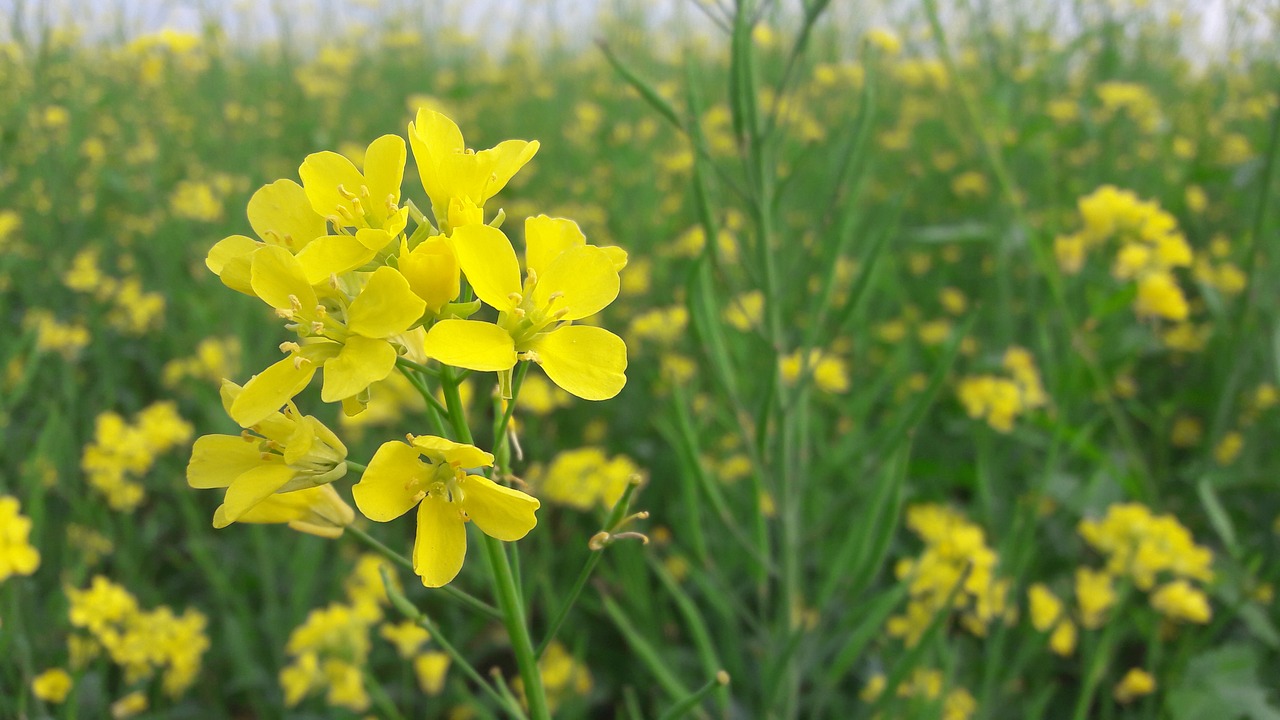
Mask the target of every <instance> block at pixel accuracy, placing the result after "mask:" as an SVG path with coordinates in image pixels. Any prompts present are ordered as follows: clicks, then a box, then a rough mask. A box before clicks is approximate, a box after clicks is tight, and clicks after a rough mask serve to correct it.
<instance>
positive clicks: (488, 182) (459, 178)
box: [409, 108, 538, 234]
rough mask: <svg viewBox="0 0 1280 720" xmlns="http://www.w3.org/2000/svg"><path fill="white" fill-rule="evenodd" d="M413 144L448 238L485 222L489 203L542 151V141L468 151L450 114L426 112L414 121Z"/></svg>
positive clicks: (433, 206) (422, 110)
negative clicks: (470, 225)
mask: <svg viewBox="0 0 1280 720" xmlns="http://www.w3.org/2000/svg"><path fill="white" fill-rule="evenodd" d="M409 145H410V147H411V148H412V149H413V157H414V160H416V161H417V164H418V176H419V177H420V178H421V180H422V187H423V189H425V190H426V191H427V196H428V197H429V198H431V209H432V212H433V213H434V214H435V216H436V222H437V223H438V224H439V225H440V229H441V230H442V231H444V232H445V233H446V234H450V233H451V232H452V231H453V230H455V229H457V228H458V227H459V226H461V225H465V224H470V223H483V222H484V214H483V211H484V204H485V203H486V202H488V200H489V198H491V197H493V196H494V195H497V194H498V193H499V192H500V191H501V190H502V188H504V187H506V186H507V182H508V181H510V180H511V178H512V177H513V176H514V175H515V174H516V173H517V172H519V171H520V168H522V167H524V165H525V163H527V162H529V160H531V159H532V158H533V156H534V154H536V153H537V152H538V141H536V140H534V141H533V142H526V141H524V140H507V141H504V142H501V143H498V144H497V145H496V146H495V147H492V148H490V149H488V150H481V151H479V152H476V151H474V150H470V149H468V148H467V146H466V143H465V142H464V141H463V139H462V131H461V130H459V129H458V126H457V125H456V124H455V123H454V122H453V121H452V120H450V119H449V118H447V117H445V116H444V115H442V114H440V113H438V112H435V111H434V110H429V109H427V108H420V109H419V110H418V116H417V118H416V120H415V122H411V123H409Z"/></svg>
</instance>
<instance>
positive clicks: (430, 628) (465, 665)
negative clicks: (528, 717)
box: [381, 568, 525, 718]
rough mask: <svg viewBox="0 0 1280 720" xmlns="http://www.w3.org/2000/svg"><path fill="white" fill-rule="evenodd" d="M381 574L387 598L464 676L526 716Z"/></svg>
mask: <svg viewBox="0 0 1280 720" xmlns="http://www.w3.org/2000/svg"><path fill="white" fill-rule="evenodd" d="M381 572H382V584H383V585H384V586H385V587H386V590H387V597H389V598H391V604H392V605H394V606H395V607H396V609H397V610H399V611H400V612H401V613H402V614H403V615H404V616H405V617H407V618H409V619H410V620H412V621H413V622H415V623H417V624H418V625H420V626H422V628H423V629H425V630H426V631H427V632H429V633H431V640H432V641H433V642H435V643H436V644H437V645H439V646H440V648H441V649H442V650H444V651H445V654H447V655H448V656H449V657H450V658H451V659H452V660H453V662H454V664H455V665H457V666H458V667H459V668H461V669H462V672H463V674H464V675H466V676H467V677H468V678H470V679H471V681H472V682H474V683H475V684H476V685H478V686H480V688H481V689H482V690H484V691H485V692H486V693H487V694H488V695H489V697H491V698H493V700H494V701H495V702H497V703H498V706H499V707H505V708H506V709H507V710H508V711H510V712H511V714H512V715H513V716H515V717H517V718H523V717H524V716H525V715H524V713H523V712H522V711H521V710H520V706H519V705H512V704H510V703H509V702H508V701H507V699H506V698H504V697H502V695H500V694H498V691H497V690H494V689H493V686H492V685H490V684H489V683H488V682H485V679H484V678H483V677H482V676H481V675H480V673H479V672H478V671H477V670H476V669H475V667H473V666H472V665H471V663H469V662H467V658H466V657H464V656H463V655H462V653H460V652H458V648H456V647H454V645H453V643H451V642H449V641H448V639H446V638H445V636H444V633H442V632H440V628H439V627H438V626H436V624H435V623H434V622H432V621H431V618H429V617H427V615H426V613H424V612H422V611H421V610H419V609H418V608H417V607H415V606H414V605H413V603H411V602H409V599H408V598H406V597H405V596H404V595H402V594H401V593H400V591H399V590H397V589H396V586H395V584H394V583H392V582H391V576H390V575H389V574H388V572H387V570H386V568H383V569H382V571H381Z"/></svg>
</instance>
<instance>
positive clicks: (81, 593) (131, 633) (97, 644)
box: [66, 575, 209, 698]
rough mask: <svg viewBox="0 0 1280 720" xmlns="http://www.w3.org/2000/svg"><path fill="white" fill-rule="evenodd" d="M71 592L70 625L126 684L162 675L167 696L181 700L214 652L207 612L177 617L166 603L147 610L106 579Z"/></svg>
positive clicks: (69, 590) (96, 578) (195, 611)
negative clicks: (121, 674) (207, 629)
mask: <svg viewBox="0 0 1280 720" xmlns="http://www.w3.org/2000/svg"><path fill="white" fill-rule="evenodd" d="M66 594H67V600H68V602H69V604H70V610H69V614H70V619H71V624H72V625H73V626H74V627H77V628H80V629H82V630H84V631H86V632H87V633H88V635H89V637H88V639H89V640H90V641H91V646H92V647H93V648H95V650H94V651H96V649H99V648H100V649H101V650H104V651H105V652H106V654H107V657H108V658H109V659H110V660H111V662H113V663H114V664H115V665H117V666H119V667H120V668H121V669H122V670H123V671H124V674H125V681H126V682H127V683H130V684H133V683H137V682H141V681H143V680H146V679H149V678H151V677H153V676H154V675H155V674H156V673H161V685H162V687H163V689H164V692H165V693H166V694H168V695H169V696H170V697H175V698H176V697H179V696H180V695H182V694H183V693H184V692H186V690H187V688H188V687H190V686H191V683H192V682H194V681H195V679H196V676H197V675H198V674H199V673H200V665H201V658H202V657H203V655H204V652H205V651H206V650H208V649H209V638H208V636H207V635H206V634H205V627H206V625H208V620H207V618H206V617H205V616H204V614H203V613H201V612H200V611H198V610H195V609H191V608H188V609H187V610H185V611H184V612H183V613H182V614H181V615H175V614H174V612H173V610H171V609H170V608H168V607H167V606H164V605H161V606H160V607H157V608H156V609H154V610H149V611H148V610H143V609H142V608H141V607H140V606H139V605H138V601H137V599H136V598H135V597H134V596H133V595H132V594H131V593H130V592H129V591H128V590H126V589H125V588H124V587H122V586H120V585H117V584H115V583H113V582H111V581H110V580H108V579H107V578H105V577H103V576H101V575H97V576H95V577H94V578H93V581H92V582H91V583H90V585H89V587H87V588H85V589H83V590H77V589H75V588H67V590H66ZM94 651H91V652H94Z"/></svg>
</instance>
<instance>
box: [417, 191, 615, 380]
mask: <svg viewBox="0 0 1280 720" xmlns="http://www.w3.org/2000/svg"><path fill="white" fill-rule="evenodd" d="M450 239H451V240H452V241H453V249H454V252H455V253H456V254H457V256H458V261H459V264H460V265H461V266H462V272H463V274H465V275H466V276H467V280H468V281H469V282H470V283H471V287H472V289H474V290H475V293H476V296H477V297H479V298H480V299H481V300H483V301H484V302H485V303H487V304H489V305H490V306H492V307H494V308H495V309H497V310H498V313H499V314H498V323H497V324H496V325H494V324H492V323H487V322H482V321H479V320H461V319H449V320H442V321H440V322H438V323H436V324H435V325H433V326H432V327H431V329H430V330H429V331H428V332H427V338H426V353H427V355H428V357H431V358H433V359H435V360H438V361H440V362H442V363H444V364H446V365H453V366H456V367H462V368H467V369H469V370H477V371H481V372H489V371H497V372H500V373H508V372H510V370H511V369H512V368H513V367H514V366H515V364H516V361H517V357H523V358H525V359H528V360H532V361H533V362H536V363H538V364H539V365H540V366H542V369H543V370H544V371H545V372H546V373H547V376H548V377H550V378H551V380H552V382H554V383H555V384H556V385H559V386H560V387H561V388H563V389H565V390H567V391H568V392H570V393H572V394H573V395H576V396H577V397H580V398H582V399H584V400H607V399H609V398H611V397H613V396H615V395H617V394H618V393H619V392H621V391H622V388H623V386H624V385H625V384H626V382H627V377H626V374H625V372H626V369H627V346H626V344H625V343H624V342H623V341H622V338H620V337H618V336H617V335H614V334H613V333H611V332H609V331H608V330H605V329H603V328H598V327H593V326H589V325H573V324H572V323H573V321H574V320H581V319H583V318H586V317H589V316H591V315H595V314H596V313H598V312H600V311H601V310H603V309H604V308H605V307H607V306H608V305H609V303H611V302H613V300H614V298H616V297H617V296H618V288H619V283H620V281H619V277H618V270H619V268H621V267H622V266H623V265H625V263H626V253H624V252H623V251H621V250H619V249H618V248H600V247H596V246H594V245H588V244H586V237H585V236H584V235H583V234H582V231H581V230H579V229H578V225H577V224H576V223H574V222H573V221H572V220H565V219H562V218H549V217H546V216H545V215H544V216H539V217H534V218H529V219H528V220H527V221H526V222H525V243H526V250H525V267H526V271H527V277H526V280H525V282H524V283H523V285H522V284H521V282H520V265H519V262H518V261H517V260H516V254H515V250H514V249H512V247H511V241H509V240H508V239H507V237H506V235H504V234H502V232H501V231H500V230H498V229H496V228H493V227H490V226H488V225H467V226H465V227H461V228H458V229H457V230H455V231H454V233H453V236H452V237H451V238H450ZM503 387H504V388H505V387H507V383H506V382H505V381H504V383H503Z"/></svg>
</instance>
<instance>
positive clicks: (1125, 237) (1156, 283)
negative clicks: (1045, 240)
mask: <svg viewBox="0 0 1280 720" xmlns="http://www.w3.org/2000/svg"><path fill="white" fill-rule="evenodd" d="M1078 209H1079V212H1080V217H1081V220H1082V223H1083V225H1084V227H1083V228H1082V229H1081V230H1080V231H1079V232H1077V233H1074V234H1070V235H1062V236H1059V237H1058V238H1057V239H1056V240H1055V241H1054V249H1055V252H1056V253H1057V257H1058V264H1059V265H1060V266H1061V268H1062V270H1063V272H1065V273H1068V274H1074V273H1077V272H1079V271H1080V270H1081V269H1082V268H1083V267H1084V262H1085V258H1086V256H1087V255H1088V253H1089V252H1090V251H1091V250H1093V249H1096V248H1100V247H1102V246H1104V245H1107V244H1108V243H1111V242H1112V241H1114V244H1115V254H1114V257H1113V261H1112V266H1111V274H1112V276H1113V277H1114V278H1115V279H1116V280H1119V281H1122V282H1129V281H1133V282H1135V283H1136V284H1137V295H1136V297H1135V298H1134V301H1133V310H1134V313H1135V314H1136V315H1137V316H1138V317H1139V318H1152V319H1162V320H1168V321H1172V322H1175V323H1182V322H1185V321H1186V320H1187V319H1188V317H1189V316H1190V313H1191V306H1190V303H1188V301H1187V298H1186V295H1185V293H1184V292H1183V290H1182V287H1181V286H1180V285H1179V284H1178V279H1177V277H1176V276H1175V274H1174V271H1175V270H1176V269H1177V268H1188V267H1191V265H1192V260H1193V256H1192V251H1191V246H1190V245H1189V244H1188V243H1187V239H1186V237H1184V236H1183V234H1182V232H1181V231H1180V230H1179V229H1178V221H1177V219H1176V218H1174V217H1173V215H1172V214H1170V213H1169V212H1167V211H1165V210H1164V209H1163V208H1161V207H1160V205H1159V203H1157V202H1156V201H1154V200H1142V199H1141V198H1139V197H1138V196H1137V194H1136V193H1134V192H1132V191H1130V190H1122V189H1119V188H1117V187H1115V186H1113V185H1103V186H1101V187H1099V188H1098V189H1097V190H1095V191H1094V192H1092V193H1090V194H1089V195H1086V196H1084V197H1082V198H1080V201H1079V203H1078Z"/></svg>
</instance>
